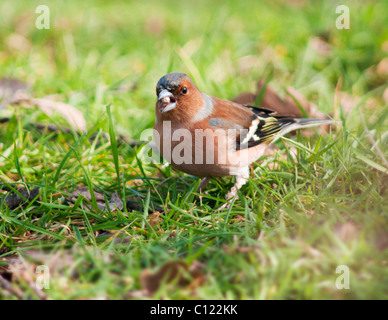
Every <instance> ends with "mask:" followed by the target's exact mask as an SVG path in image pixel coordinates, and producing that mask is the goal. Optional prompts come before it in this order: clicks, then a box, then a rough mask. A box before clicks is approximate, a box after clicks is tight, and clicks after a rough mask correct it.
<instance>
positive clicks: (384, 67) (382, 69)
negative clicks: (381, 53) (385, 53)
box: [376, 58, 388, 78]
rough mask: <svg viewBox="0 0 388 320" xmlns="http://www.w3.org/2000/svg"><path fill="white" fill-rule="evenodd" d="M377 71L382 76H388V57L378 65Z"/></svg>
mask: <svg viewBox="0 0 388 320" xmlns="http://www.w3.org/2000/svg"><path fill="white" fill-rule="evenodd" d="M376 70H377V73H378V75H379V76H380V77H383V78H385V77H387V76H388V58H384V59H382V60H381V61H380V62H379V64H378V65H377V68H376Z"/></svg>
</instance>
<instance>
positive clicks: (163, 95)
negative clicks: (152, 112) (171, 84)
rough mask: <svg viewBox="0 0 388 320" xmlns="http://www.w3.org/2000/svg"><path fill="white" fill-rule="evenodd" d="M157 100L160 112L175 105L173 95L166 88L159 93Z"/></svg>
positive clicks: (168, 109)
mask: <svg viewBox="0 0 388 320" xmlns="http://www.w3.org/2000/svg"><path fill="white" fill-rule="evenodd" d="M158 101H160V113H163V112H167V111H170V110H172V109H174V108H175V107H176V99H175V96H174V95H173V94H172V93H171V92H170V91H168V90H166V89H164V90H162V91H161V92H160V93H159V96H158Z"/></svg>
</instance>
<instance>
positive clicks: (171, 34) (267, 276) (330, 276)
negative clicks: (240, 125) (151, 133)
mask: <svg viewBox="0 0 388 320" xmlns="http://www.w3.org/2000/svg"><path fill="white" fill-rule="evenodd" d="M41 4H46V5H47V6H48V7H49V9H50V29H49V30H44V29H43V30H39V29H37V28H36V27H35V21H36V19H37V18H38V17H39V15H40V14H38V13H36V12H35V9H36V7H37V6H38V5H41ZM339 4H343V5H347V6H348V7H349V10H350V29H349V30H345V29H342V30H341V29H337V28H336V20H337V18H338V16H339V14H338V13H336V8H337V6H338V5H339ZM387 12H388V1H370V0H369V1H361V0H360V1H342V2H341V3H339V2H338V1H323V0H322V1H318V0H317V1H303V0H289V1H285V0H281V1H280V0H274V1H204V0H199V1H195V2H193V1H185V0H182V1H179V2H173V1H160V0H158V1H155V0H151V1H49V2H47V3H42V2H41V1H35V0H28V1H27V0H18V1H14V0H1V2H0V77H8V78H16V79H19V80H20V81H22V82H25V83H28V84H29V85H30V86H31V93H32V95H33V96H34V97H44V96H48V95H55V96H56V100H59V101H63V102H66V103H68V104H69V105H72V106H74V107H75V108H77V109H78V110H80V111H81V112H82V113H83V114H84V116H85V118H86V121H87V127H88V129H89V130H91V131H90V132H91V133H92V132H98V130H100V129H102V130H104V131H106V132H108V127H109V125H108V123H109V122H108V118H107V114H106V105H107V104H111V105H112V106H111V109H112V118H113V119H112V120H113V123H114V129H115V131H116V134H122V135H124V136H126V137H128V138H131V139H138V138H139V136H140V134H141V132H142V131H143V130H144V129H146V128H151V127H152V126H153V122H154V104H155V100H156V96H155V85H156V83H157V81H158V80H159V78H160V77H161V76H163V75H164V74H166V73H167V72H171V71H174V72H184V73H187V74H189V75H191V76H192V78H193V80H194V82H195V83H196V84H197V86H198V87H199V88H200V89H201V90H202V91H204V92H206V93H207V94H210V95H214V96H218V97H221V98H226V99H231V98H233V97H235V96H237V95H238V94H239V93H241V92H243V91H250V92H255V91H256V86H257V81H258V80H259V79H265V80H266V81H267V82H268V83H269V84H270V85H271V86H272V87H273V88H274V90H276V92H278V93H279V95H280V96H281V97H284V95H285V88H286V87H287V86H292V87H293V88H295V89H296V90H298V91H299V92H300V93H301V94H302V95H303V96H304V97H306V98H307V99H308V100H309V101H310V102H312V103H314V104H316V105H317V107H318V110H319V111H321V112H323V113H326V114H331V115H334V116H336V118H337V119H341V120H343V131H341V130H340V129H338V130H336V131H334V132H333V133H332V134H331V135H324V138H323V139H322V140H319V138H318V137H316V136H315V137H313V138H312V139H308V138H306V137H301V136H299V135H298V136H297V137H296V138H295V139H298V141H299V144H302V145H305V146H306V148H307V147H308V148H310V149H314V150H315V148H316V150H315V152H318V150H319V156H316V157H313V156H311V153H309V152H306V150H305V149H306V148H304V149H303V148H302V149H300V148H298V158H297V159H298V161H296V162H294V161H293V159H292V157H290V156H289V149H288V147H287V146H286V145H287V144H283V145H281V146H280V147H281V148H280V149H281V151H280V154H281V155H282V156H279V157H277V156H272V157H270V158H269V159H270V160H269V162H265V163H264V164H262V167H259V166H256V168H255V169H254V172H253V175H252V179H251V181H250V183H249V184H247V185H246V186H245V187H244V188H243V189H242V192H243V194H244V195H245V197H242V198H240V200H238V201H236V203H235V206H234V207H233V209H232V210H231V211H230V212H224V213H220V214H219V215H215V214H213V207H214V204H215V203H216V201H218V199H223V196H224V194H225V192H226V189H227V188H228V186H229V187H230V186H231V185H232V183H231V180H228V179H223V180H222V179H221V180H220V181H215V182H212V184H211V185H210V188H209V190H210V191H209V194H207V195H205V196H204V202H203V203H201V202H199V200H198V198H197V196H196V195H194V194H193V189H194V187H195V183H196V179H195V178H194V177H191V176H188V175H183V174H179V173H176V172H172V171H171V170H169V169H162V168H159V167H158V168H155V167H152V166H149V167H145V168H141V170H140V169H139V168H140V167H139V162H138V161H137V158H136V157H135V155H136V152H137V151H136V150H137V149H136V148H135V149H132V148H130V147H129V146H126V147H125V146H124V147H122V146H121V147H119V149H118V153H119V156H118V161H119V165H120V170H121V171H120V173H121V174H122V175H123V176H122V179H123V184H125V186H126V188H124V189H123V188H122V185H118V182H117V176H116V172H115V168H114V164H113V160H112V152H113V151H112V150H111V145H110V144H109V142H108V141H107V140H104V139H102V138H101V136H98V137H97V138H96V139H95V140H90V141H89V140H88V139H84V140H82V141H78V138H79V137H78V136H76V135H75V134H74V135H73V134H67V133H59V134H56V135H55V134H54V133H50V132H46V131H43V132H41V131H37V130H34V129H31V128H30V127H27V124H31V123H32V124H34V123H36V122H40V123H42V122H43V123H51V122H52V121H54V122H55V123H56V124H63V125H65V126H66V125H68V123H66V121H65V120H64V119H62V118H61V117H60V116H59V115H55V114H54V115H53V116H52V117H48V116H47V115H45V114H44V113H43V112H41V111H40V110H38V109H24V108H17V107H14V106H12V105H10V106H7V107H6V108H3V109H1V110H0V118H2V117H9V118H10V120H9V123H4V124H0V181H3V182H5V183H20V182H22V180H25V181H26V183H27V184H28V185H29V186H30V187H31V188H32V187H35V186H39V187H40V188H41V190H42V199H41V202H40V203H39V204H37V203H35V204H29V205H28V206H27V207H24V208H23V207H18V208H16V209H15V210H8V209H5V208H4V207H2V208H3V209H0V211H2V210H3V212H0V240H1V242H0V267H1V266H2V264H1V263H2V262H4V261H7V259H8V258H9V257H13V256H16V257H18V256H19V254H21V253H23V252H24V253H25V255H27V256H28V255H29V254H28V252H29V251H28V250H30V249H31V250H37V249H41V248H44V249H45V250H46V251H47V250H51V249H52V250H53V253H55V252H57V251H60V249H68V248H69V247H71V245H72V244H76V245H74V247H76V248H78V250H79V251H76V252H75V253H72V254H71V258H69V259H68V260H69V261H70V262H71V263H72V267H71V268H64V270H63V269H61V270H60V271H59V275H56V276H54V275H53V278H52V283H51V289H50V290H47V291H45V292H44V294H45V295H47V297H48V298H54V299H76V298H133V297H138V298H151V297H152V298H164V299H177V298H181V299H192V298H198V299H212V298H215V299H324V298H329V299H346V298H353V299H354V298H356V299H365V298H377V299H386V298H387V297H388V291H387V288H388V274H387V270H388V269H387V261H388V260H387V259H388V254H387V253H388V251H387V247H388V240H387V239H388V233H387V226H388V223H387V216H388V215H387V208H388V203H387V198H388V197H387V179H386V177H387V176H386V172H385V171H384V170H385V169H384V161H383V159H384V157H386V156H387V155H386V152H387V143H388V142H387V140H388V139H387V134H386V133H387V129H388V123H387V103H388V90H387V80H388V19H387ZM339 83H340V86H339V85H338V84H339ZM337 86H338V88H337V91H336V87H337ZM335 104H336V105H337V110H335ZM360 111H362V113H360ZM336 112H337V113H336ZM361 114H362V116H363V117H365V122H366V126H367V127H368V128H369V130H370V134H371V136H372V137H373V139H375V141H377V142H378V143H376V145H377V146H380V148H381V150H382V152H383V156H381V155H378V154H377V153H376V149H375V147H374V146H373V143H372V142H371V141H370V140H369V139H368V136H367V134H366V127H365V126H364V125H363V122H362V120H361ZM91 133H90V134H91ZM88 138H89V136H88ZM78 142H79V143H78ZM325 148H327V149H325ZM72 150H74V153H71V152H72ZM134 150H135V151H134ZM322 150H323V151H322ZM321 151H322V152H321ZM113 154H114V152H113ZM67 155H69V157H68V158H67V159H66V156H67ZM384 155H385V156H384ZM65 160H66V161H65ZM271 161H272V162H276V163H277V164H278V167H276V166H273V167H272V166H270V165H268V163H270V164H271ZM58 167H60V168H61V169H62V170H61V171H56V170H59V169H57V168H58ZM279 168H280V169H279ZM143 169H144V170H145V174H144V172H143ZM56 172H58V173H59V172H60V174H58V175H55V179H53V180H50V179H52V177H53V173H56ZM160 172H161V173H162V175H161V174H160ZM147 177H149V178H147ZM56 179H57V180H56ZM81 184H83V185H89V187H90V186H93V187H95V188H96V189H98V190H99V191H100V192H102V193H104V194H105V196H107V197H110V196H111V194H112V193H113V192H114V191H118V192H119V194H120V195H122V197H123V198H125V197H130V198H131V199H135V200H136V201H138V202H139V203H140V205H143V207H145V208H146V209H144V210H142V209H138V210H136V209H134V210H132V211H130V210H128V211H125V210H123V212H120V213H119V214H111V215H108V216H107V214H106V213H102V212H100V211H98V210H97V209H95V208H92V209H90V208H89V209H90V210H89V209H88V207H82V208H81V207H77V208H74V207H73V206H72V205H69V204H68V203H67V202H66V201H65V196H66V194H65V190H70V191H73V190H74V189H76V188H77V187H78V186H79V185H81ZM0 191H1V192H2V194H1V196H4V195H5V194H6V192H5V191H3V190H0ZM124 191H125V192H124ZM121 192H123V194H121ZM159 192H160V194H159ZM185 196H187V197H188V199H189V200H188V201H186V200H187V199H186V198H184V197H185ZM126 199H127V198H126ZM80 202H82V201H80ZM80 202H78V205H80ZM217 203H218V202H217ZM148 207H149V208H150V210H151V209H153V210H154V211H155V210H157V209H156V208H158V207H159V208H162V209H163V211H162V212H161V214H162V218H163V219H160V220H158V219H156V218H155V216H153V217H151V218H150V217H148V216H147V213H148V212H147V208H148ZM140 208H142V207H141V206H140ZM151 211H152V210H151ZM154 218H155V221H157V223H156V222H155V221H154V220H152V219H154ZM150 219H151V220H150ZM151 222H152V226H151ZM154 223H155V224H154ZM101 230H103V231H104V232H105V233H104V232H102V231H101ZM96 232H100V234H98V235H97V233H96ZM109 232H111V233H109ZM101 234H104V235H105V238H103V240H100V239H102V238H101V237H100V235H101ZM106 234H108V236H106ZM112 234H113V235H112ZM117 235H120V236H121V235H123V237H124V240H125V241H127V242H125V241H124V240H123V242H121V243H119V244H117V240H119V237H118V236H117ZM128 238H129V240H128ZM86 246H87V247H86ZM85 248H86V249H85ZM46 251H45V252H46ZM63 252H66V254H67V252H68V251H67V250H66V251H65V250H64V251H63ZM32 253H33V252H30V256H33V254H32ZM45 254H47V252H46V253H45ZM66 254H65V253H64V255H65V256H66ZM44 257H46V255H45V256H44ZM66 257H67V256H66ZM2 259H4V261H3V260H2ZM176 260H178V261H184V262H185V263H187V265H190V266H192V265H193V263H194V261H197V260H198V261H200V263H202V264H203V266H202V267H201V268H200V269H201V273H202V274H203V275H204V278H201V277H198V278H196V279H199V280H198V281H197V282H195V281H194V282H195V285H192V287H190V286H183V287H182V286H179V285H176V283H175V284H172V287H173V289H171V288H169V287H168V286H167V287H164V286H162V287H161V288H160V290H159V291H158V292H156V293H155V292H153V294H150V293H149V292H148V293H147V292H144V290H146V287H145V285H144V277H146V275H145V273H144V272H145V271H144V270H145V269H146V270H148V269H150V270H152V271H153V272H156V270H159V268H161V267H162V266H163V265H165V264H166V263H169V262H171V261H176ZM342 264H345V265H348V266H349V267H350V269H351V283H350V285H351V289H350V290H338V289H336V287H335V279H336V277H337V276H338V274H335V270H336V267H337V266H338V265H342ZM1 270H2V269H1V268H0V274H1ZM75 271H77V272H76V274H77V275H76V276H74V272H75ZM146 272H148V271H146ZM22 278H23V277H19V278H17V279H19V280H18V281H14V282H13V285H14V286H16V287H18V288H20V289H21V290H22V294H21V297H22V298H40V296H39V294H37V293H36V292H35V291H34V290H32V289H31V288H30V287H29V285H28V283H26V282H23V281H22ZM142 279H143V280H142ZM203 279H205V280H203ZM191 280H192V279H191ZM191 280H190V281H191ZM190 281H188V282H189V283H191V284H192V283H193V282H190ZM142 290H143V291H142ZM9 297H10V296H9V295H7V293H5V292H4V291H3V292H0V298H9Z"/></svg>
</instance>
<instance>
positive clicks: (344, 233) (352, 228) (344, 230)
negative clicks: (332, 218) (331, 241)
mask: <svg viewBox="0 0 388 320" xmlns="http://www.w3.org/2000/svg"><path fill="white" fill-rule="evenodd" d="M335 233H336V234H337V236H338V237H339V238H340V239H341V240H343V241H345V242H350V241H352V240H354V239H356V238H357V237H358V235H359V226H357V225H356V224H355V223H353V222H345V223H343V224H337V225H336V227H335Z"/></svg>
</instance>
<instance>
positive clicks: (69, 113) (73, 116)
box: [30, 98, 86, 132]
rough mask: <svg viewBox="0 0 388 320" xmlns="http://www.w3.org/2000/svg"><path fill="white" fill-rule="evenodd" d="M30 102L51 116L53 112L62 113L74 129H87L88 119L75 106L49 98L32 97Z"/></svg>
mask: <svg viewBox="0 0 388 320" xmlns="http://www.w3.org/2000/svg"><path fill="white" fill-rule="evenodd" d="M30 102H31V103H32V104H34V105H37V106H38V107H39V109H41V110H42V111H43V112H44V113H46V114H47V115H48V116H49V117H50V116H51V115H52V114H53V112H54V111H55V112H58V113H59V114H61V115H62V116H63V117H64V118H65V119H66V120H67V122H68V123H69V124H70V125H71V127H72V128H73V129H74V130H81V131H83V132H85V131H86V121H85V118H84V116H83V114H82V112H81V111H79V110H77V109H76V108H74V107H73V106H71V105H69V104H67V103H64V102H59V101H53V100H50V99H47V98H40V99H30Z"/></svg>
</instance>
